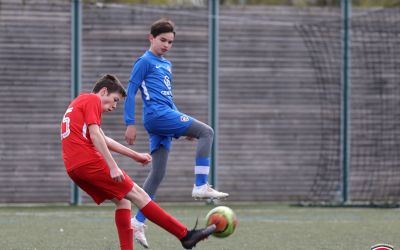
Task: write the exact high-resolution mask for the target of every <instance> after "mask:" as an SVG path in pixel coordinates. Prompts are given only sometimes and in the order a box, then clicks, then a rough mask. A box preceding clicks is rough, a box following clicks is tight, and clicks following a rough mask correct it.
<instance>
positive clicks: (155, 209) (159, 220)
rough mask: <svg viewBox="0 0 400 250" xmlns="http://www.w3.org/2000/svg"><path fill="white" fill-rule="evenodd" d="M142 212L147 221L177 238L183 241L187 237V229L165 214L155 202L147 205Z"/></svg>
mask: <svg viewBox="0 0 400 250" xmlns="http://www.w3.org/2000/svg"><path fill="white" fill-rule="evenodd" d="M140 211H142V213H143V214H144V216H146V218H147V219H149V220H151V221H152V222H154V223H156V224H157V225H159V226H160V227H162V228H164V229H165V230H167V231H168V232H170V233H171V234H173V235H175V236H176V238H178V239H182V238H183V237H185V236H186V234H187V231H188V230H187V228H186V227H185V226H184V225H183V224H182V223H180V222H179V221H178V220H177V219H175V218H174V217H172V216H171V215H170V214H168V213H167V212H165V211H164V210H163V209H162V208H161V207H160V206H158V205H157V203H155V202H154V201H150V202H149V203H147V205H146V206H144V207H143V208H142V209H140Z"/></svg>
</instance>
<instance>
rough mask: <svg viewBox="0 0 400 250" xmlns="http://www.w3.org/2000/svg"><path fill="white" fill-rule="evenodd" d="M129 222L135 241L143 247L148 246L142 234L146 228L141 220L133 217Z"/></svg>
mask: <svg viewBox="0 0 400 250" xmlns="http://www.w3.org/2000/svg"><path fill="white" fill-rule="evenodd" d="M131 224H132V227H133V232H134V235H135V239H136V241H137V242H138V243H139V244H140V245H142V246H143V247H144V248H149V244H148V243H147V240H146V236H145V235H144V230H145V229H146V228H147V226H146V225H145V224H144V223H143V222H140V221H138V220H137V219H136V218H135V217H134V218H132V219H131Z"/></svg>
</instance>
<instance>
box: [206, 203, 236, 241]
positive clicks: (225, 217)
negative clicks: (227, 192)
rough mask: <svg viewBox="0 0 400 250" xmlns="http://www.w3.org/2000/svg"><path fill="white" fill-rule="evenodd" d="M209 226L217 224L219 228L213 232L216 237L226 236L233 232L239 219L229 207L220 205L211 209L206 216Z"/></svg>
mask: <svg viewBox="0 0 400 250" xmlns="http://www.w3.org/2000/svg"><path fill="white" fill-rule="evenodd" d="M206 221H207V226H209V225H211V224H215V225H216V226H217V229H216V230H215V232H214V233H213V235H214V236H215V237H218V238H225V237H228V236H229V235H231V234H233V232H234V231H235V228H236V224H237V219H236V215H235V213H234V212H233V211H232V209H230V208H229V207H225V206H218V207H215V208H213V209H211V211H210V212H208V214H207V216H206Z"/></svg>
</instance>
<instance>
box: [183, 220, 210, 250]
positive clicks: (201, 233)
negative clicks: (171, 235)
mask: <svg viewBox="0 0 400 250" xmlns="http://www.w3.org/2000/svg"><path fill="white" fill-rule="evenodd" d="M196 226H197V222H196ZM196 226H195V227H194V228H193V229H192V230H190V231H188V233H187V235H186V236H185V237H183V238H182V239H181V243H182V246H183V248H185V249H192V248H193V247H195V246H196V244H197V242H199V241H201V240H204V239H205V238H207V237H208V236H210V235H211V234H212V233H214V232H215V230H216V229H217V226H215V224H211V225H209V226H208V227H206V228H203V229H196Z"/></svg>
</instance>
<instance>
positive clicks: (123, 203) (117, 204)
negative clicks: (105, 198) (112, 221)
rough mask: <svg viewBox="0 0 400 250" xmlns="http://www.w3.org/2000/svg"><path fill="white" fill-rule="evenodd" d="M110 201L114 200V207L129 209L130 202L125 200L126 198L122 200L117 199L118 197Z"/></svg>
mask: <svg viewBox="0 0 400 250" xmlns="http://www.w3.org/2000/svg"><path fill="white" fill-rule="evenodd" d="M112 202H114V204H115V208H116V209H129V210H130V209H131V207H132V205H131V204H132V203H131V202H130V201H129V200H127V199H122V200H118V199H116V198H115V199H112Z"/></svg>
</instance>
